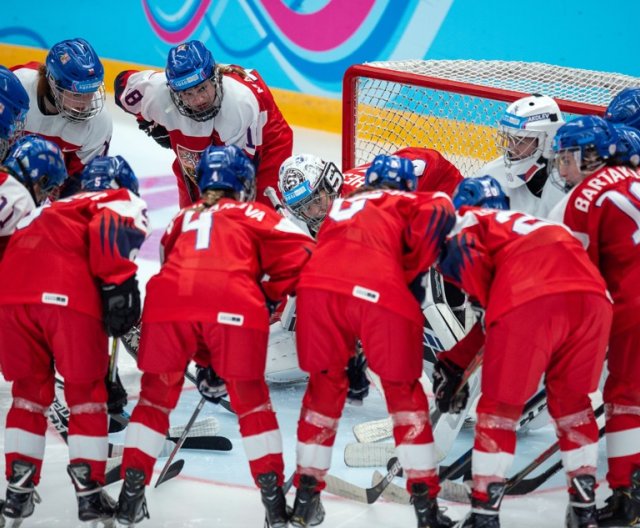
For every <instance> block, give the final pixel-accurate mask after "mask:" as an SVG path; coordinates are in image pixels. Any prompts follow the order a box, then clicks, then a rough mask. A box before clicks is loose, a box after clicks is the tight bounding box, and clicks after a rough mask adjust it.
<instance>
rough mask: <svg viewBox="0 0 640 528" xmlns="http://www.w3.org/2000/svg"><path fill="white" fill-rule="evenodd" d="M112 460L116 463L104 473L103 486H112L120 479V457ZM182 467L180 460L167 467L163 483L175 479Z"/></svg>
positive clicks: (182, 461)
mask: <svg viewBox="0 0 640 528" xmlns="http://www.w3.org/2000/svg"><path fill="white" fill-rule="evenodd" d="M112 460H117V463H116V464H115V465H113V467H112V468H111V469H109V470H108V471H107V472H106V473H105V480H104V482H105V486H108V485H109V484H113V483H114V482H118V481H119V480H120V479H121V478H122V477H120V473H121V471H122V457H118V459H112ZM183 467H184V460H182V459H180V460H176V461H175V462H174V463H173V464H171V466H169V469H168V470H167V472H166V473H165V476H164V480H163V482H166V481H167V480H171V479H172V478H174V477H177V476H178V475H179V474H180V472H181V471H182V468H183ZM156 486H157V484H156Z"/></svg>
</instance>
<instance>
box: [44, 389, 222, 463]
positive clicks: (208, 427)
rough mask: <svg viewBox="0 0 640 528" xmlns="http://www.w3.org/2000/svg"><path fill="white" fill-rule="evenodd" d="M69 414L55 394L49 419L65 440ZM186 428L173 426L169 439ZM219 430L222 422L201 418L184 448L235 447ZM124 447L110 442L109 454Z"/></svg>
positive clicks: (177, 436) (119, 452)
mask: <svg viewBox="0 0 640 528" xmlns="http://www.w3.org/2000/svg"><path fill="white" fill-rule="evenodd" d="M55 383H56V386H57V387H58V388H64V382H63V381H62V380H61V379H59V378H55ZM69 414H70V411H69V409H68V408H67V406H66V405H64V403H62V402H61V401H60V400H59V399H58V397H57V396H55V397H54V400H53V403H52V405H51V407H50V408H49V419H50V420H51V423H52V424H53V426H54V427H55V429H56V431H57V432H58V434H60V436H62V438H63V440H64V441H65V442H66V441H67V435H68V432H69ZM123 419H124V418H123ZM127 425H129V418H126V421H125V422H124V426H125V427H126V426H127ZM184 429H185V426H174V427H171V428H170V429H169V431H168V433H167V440H168V441H171V442H172V443H175V442H176V441H177V440H178V438H179V437H180V436H181V435H182V433H183V431H184ZM219 430H220V424H219V423H218V421H217V420H216V419H215V418H214V417H213V416H209V417H207V418H205V419H204V420H200V421H198V422H196V424H194V426H193V427H192V428H191V429H190V431H189V436H188V437H187V438H186V440H185V442H184V445H183V446H182V447H183V448H184V449H204V450H208V451H231V449H233V444H232V443H231V440H229V439H228V438H227V437H225V436H217V435H216V433H217V432H218V431H219ZM171 448H173V446H171ZM122 449H123V446H121V445H117V444H115V445H114V444H111V443H110V444H109V456H110V457H113V456H119V455H120V454H121V453H122Z"/></svg>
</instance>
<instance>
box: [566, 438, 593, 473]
mask: <svg viewBox="0 0 640 528" xmlns="http://www.w3.org/2000/svg"><path fill="white" fill-rule="evenodd" d="M560 456H561V458H562V465H563V466H564V469H565V471H566V472H567V473H570V472H571V471H575V470H576V469H580V468H581V467H597V463H598V444H597V442H593V443H591V444H586V445H583V446H581V447H578V448H576V449H571V450H569V451H560Z"/></svg>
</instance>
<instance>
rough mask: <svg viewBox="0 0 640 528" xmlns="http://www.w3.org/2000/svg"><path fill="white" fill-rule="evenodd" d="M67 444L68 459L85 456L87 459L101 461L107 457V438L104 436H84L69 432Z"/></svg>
mask: <svg viewBox="0 0 640 528" xmlns="http://www.w3.org/2000/svg"><path fill="white" fill-rule="evenodd" d="M67 443H68V444H69V459H70V460H74V459H76V458H86V459H87V460H97V461H102V460H106V459H107V455H108V452H109V439H108V437H106V436H86V435H77V434H73V435H72V434H70V435H69V436H68V437H67Z"/></svg>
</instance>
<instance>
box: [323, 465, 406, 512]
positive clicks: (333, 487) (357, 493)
mask: <svg viewBox="0 0 640 528" xmlns="http://www.w3.org/2000/svg"><path fill="white" fill-rule="evenodd" d="M400 469H401V466H400V462H398V460H397V459H395V464H393V465H392V466H391V469H390V470H389V472H388V473H387V474H386V475H385V476H384V477H383V479H382V480H381V481H380V482H378V483H377V484H375V485H374V486H372V487H370V488H362V487H360V486H356V485H355V484H351V483H350V482H347V481H346V480H342V479H341V478H338V477H335V476H333V475H327V476H326V477H325V483H326V485H327V488H326V489H327V491H328V492H329V493H332V494H334V495H338V496H340V497H344V498H345V499H351V500H353V501H356V502H361V503H363V504H373V503H374V502H375V501H376V500H378V498H379V497H380V495H381V494H382V492H383V491H384V489H385V488H386V487H387V486H388V485H389V483H390V482H391V481H392V480H393V478H394V477H395V476H396V475H397V474H398V472H399V471H400Z"/></svg>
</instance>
